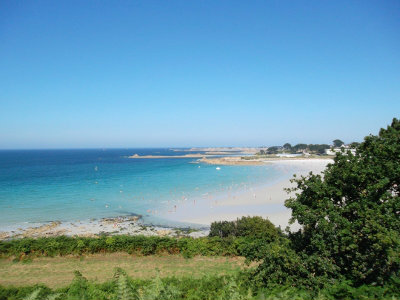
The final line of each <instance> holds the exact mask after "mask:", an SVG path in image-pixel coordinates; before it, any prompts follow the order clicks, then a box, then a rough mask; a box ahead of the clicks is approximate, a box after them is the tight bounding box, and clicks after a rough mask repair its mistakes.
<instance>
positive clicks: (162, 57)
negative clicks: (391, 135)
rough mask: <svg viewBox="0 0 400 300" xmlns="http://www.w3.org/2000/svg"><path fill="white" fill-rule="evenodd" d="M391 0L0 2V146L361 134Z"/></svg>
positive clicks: (259, 140) (397, 27) (399, 46)
mask: <svg viewBox="0 0 400 300" xmlns="http://www.w3.org/2000/svg"><path fill="white" fill-rule="evenodd" d="M399 16H400V1H361V0H360V1H347V0H346V1H337V0H335V1H281V0H279V1H232V0H229V1H215V0H210V1H187V0H184V1H164V0H163V1H149V0H146V1H100V0H99V1H72V0H67V1H61V0H57V1H53V0H51V1H14V0H10V1H6V0H3V1H0V148H2V149H4V148H64V147H66V148H76V147H160V146H161V147H162V146H165V147H170V146H179V147H183V146H230V145H232V146H235V145H237V146H242V145H249V146H258V145H275V144H278V145H279V144H283V143H285V142H290V143H292V144H295V143H298V142H305V143H330V142H331V141H332V140H333V139H335V138H340V139H342V140H344V141H345V142H351V141H360V140H362V138H363V137H364V136H365V135H368V134H370V133H372V134H376V133H377V132H378V130H379V128H380V127H383V126H386V125H388V124H389V123H390V122H391V119H392V118H393V117H400V17H399Z"/></svg>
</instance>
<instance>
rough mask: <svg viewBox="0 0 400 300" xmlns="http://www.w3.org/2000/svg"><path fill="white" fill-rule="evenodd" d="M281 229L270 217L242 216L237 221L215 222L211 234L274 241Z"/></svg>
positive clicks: (211, 235)
mask: <svg viewBox="0 0 400 300" xmlns="http://www.w3.org/2000/svg"><path fill="white" fill-rule="evenodd" d="M279 234H280V232H279V230H278V229H277V228H276V227H275V226H274V224H272V223H271V221H269V220H268V219H263V218H262V217H258V216H256V217H241V218H238V219H237V220H236V221H221V222H213V223H212V224H211V227H210V233H209V236H210V237H213V236H218V237H221V238H224V237H229V236H232V237H251V238H258V239H264V240H267V241H273V240H275V239H276V238H277V237H278V236H279Z"/></svg>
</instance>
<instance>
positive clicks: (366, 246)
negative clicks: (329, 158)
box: [265, 119, 400, 286]
mask: <svg viewBox="0 0 400 300" xmlns="http://www.w3.org/2000/svg"><path fill="white" fill-rule="evenodd" d="M294 181H295V182H296V184H297V186H296V187H295V188H294V189H293V191H295V192H297V196H296V197H294V198H290V199H288V200H287V201H286V206H287V207H288V208H291V209H292V216H293V218H292V221H297V222H298V223H299V224H301V225H302V226H303V229H302V230H300V231H298V232H296V233H294V234H291V236H290V238H291V241H292V244H291V247H293V250H294V252H295V253H296V255H300V256H304V257H306V258H307V259H310V258H313V261H314V262H315V265H314V269H315V270H316V271H318V272H321V270H323V269H324V268H327V270H326V271H327V272H326V274H329V277H330V278H341V277H344V278H346V279H348V280H350V281H351V282H352V283H353V284H355V286H361V285H363V284H373V285H383V284H384V283H385V282H386V281H387V280H389V279H390V278H392V277H398V276H399V275H400V274H399V267H400V198H399V194H400V122H399V121H398V120H397V119H394V120H393V122H392V125H391V126H389V127H388V128H387V129H381V131H380V133H379V136H368V137H366V138H365V140H364V142H363V143H361V144H360V146H359V147H358V150H357V153H356V154H355V155H353V154H352V153H351V152H350V151H348V152H344V150H343V152H342V153H339V154H337V156H336V157H335V160H334V163H333V164H330V165H329V166H328V167H327V169H326V170H325V172H324V176H323V177H322V176H321V175H314V174H312V173H310V175H309V176H307V177H301V178H300V179H296V180H294ZM304 257H303V258H302V260H303V261H304ZM306 269H307V270H308V271H309V272H311V269H310V266H306ZM265 270H266V269H265ZM265 272H267V273H268V272H270V271H265ZM268 274H269V273H268ZM288 274H290V275H293V276H297V274H296V273H293V272H290V270H289V271H288ZM317 275H318V276H320V275H322V276H324V273H322V274H317ZM271 276H273V275H272V273H271Z"/></svg>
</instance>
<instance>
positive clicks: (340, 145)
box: [332, 139, 344, 147]
mask: <svg viewBox="0 0 400 300" xmlns="http://www.w3.org/2000/svg"><path fill="white" fill-rule="evenodd" d="M332 143H333V146H334V147H342V146H343V145H344V142H343V141H341V140H339V139H336V140H334V141H333V142H332Z"/></svg>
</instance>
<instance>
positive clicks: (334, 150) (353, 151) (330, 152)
mask: <svg viewBox="0 0 400 300" xmlns="http://www.w3.org/2000/svg"><path fill="white" fill-rule="evenodd" d="M342 148H343V149H344V151H345V153H347V151H350V152H351V154H353V155H355V154H356V149H352V148H350V147H349V146H342V147H340V148H338V147H336V148H330V149H325V154H326V155H336V153H338V152H341V151H342Z"/></svg>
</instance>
